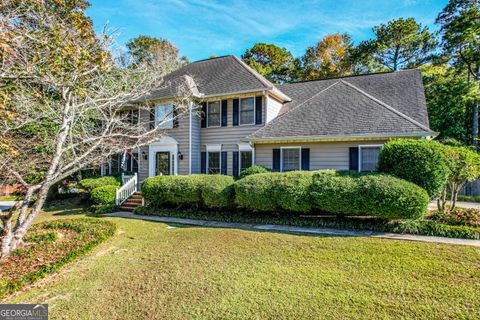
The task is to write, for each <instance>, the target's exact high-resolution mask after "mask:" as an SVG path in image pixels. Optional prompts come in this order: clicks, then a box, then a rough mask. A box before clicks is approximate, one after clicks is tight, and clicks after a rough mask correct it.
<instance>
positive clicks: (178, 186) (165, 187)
mask: <svg viewBox="0 0 480 320" xmlns="http://www.w3.org/2000/svg"><path fill="white" fill-rule="evenodd" d="M204 176H205V175H199V174H196V175H190V176H157V177H152V178H148V179H146V180H145V181H144V182H143V183H142V195H143V198H144V199H145V203H146V204H147V205H150V206H154V207H161V206H163V205H173V206H179V205H190V206H195V207H198V206H200V204H201V201H202V194H201V186H202V183H201V182H202V179H203V177H204Z"/></svg>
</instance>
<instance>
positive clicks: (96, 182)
mask: <svg viewBox="0 0 480 320" xmlns="http://www.w3.org/2000/svg"><path fill="white" fill-rule="evenodd" d="M121 185H122V183H121V181H120V180H119V178H117V177H113V176H104V177H98V178H88V179H82V180H80V181H79V182H78V186H79V187H80V188H81V189H83V190H85V191H87V192H89V193H90V192H92V190H93V189H95V188H98V187H102V186H116V187H117V188H120V186H121Z"/></svg>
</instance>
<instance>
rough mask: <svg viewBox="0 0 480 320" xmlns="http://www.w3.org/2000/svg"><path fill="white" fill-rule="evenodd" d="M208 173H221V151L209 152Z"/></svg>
mask: <svg viewBox="0 0 480 320" xmlns="http://www.w3.org/2000/svg"><path fill="white" fill-rule="evenodd" d="M208 173H209V174H219V173H220V152H209V153H208Z"/></svg>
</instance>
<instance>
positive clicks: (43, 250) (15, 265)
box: [0, 218, 116, 299]
mask: <svg viewBox="0 0 480 320" xmlns="http://www.w3.org/2000/svg"><path fill="white" fill-rule="evenodd" d="M58 230H65V231H69V232H74V233H75V234H74V235H73V236H72V237H71V238H68V237H67V238H65V239H64V240H63V241H58V242H56V241H54V242H50V241H49V239H48V238H47V239H45V237H43V236H37V235H40V234H42V233H44V232H47V234H48V233H49V232H55V233H56V232H58ZM115 230H116V226H115V224H114V223H112V222H110V221H105V220H98V219H91V218H83V219H61V220H53V221H48V222H43V223H40V224H37V225H34V226H33V227H32V228H31V229H30V230H29V231H28V233H27V236H26V238H25V240H26V241H28V240H31V241H32V242H31V245H29V246H26V247H24V248H21V249H18V250H16V251H15V252H14V253H12V256H11V257H10V258H7V259H5V260H4V261H0V264H1V265H0V299H1V298H4V297H5V296H6V295H8V294H10V293H13V292H15V291H18V290H20V289H21V288H22V287H23V286H25V285H27V284H31V283H34V282H35V281H37V280H39V279H42V278H44V277H45V276H46V275H48V274H50V273H53V272H55V271H57V270H58V269H60V267H62V266H63V265H65V264H66V263H68V262H70V261H73V260H74V259H76V258H77V257H79V256H81V255H83V254H85V253H87V252H89V251H90V250H92V249H93V248H94V247H95V246H97V245H98V244H100V243H102V242H103V241H105V240H106V239H108V238H109V237H111V236H113V234H114V233H115ZM39 237H43V239H40V238H39ZM38 240H41V241H38ZM12 261H14V262H12ZM39 261H40V262H41V263H39Z"/></svg>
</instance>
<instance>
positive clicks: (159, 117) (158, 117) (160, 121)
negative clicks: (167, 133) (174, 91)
mask: <svg viewBox="0 0 480 320" xmlns="http://www.w3.org/2000/svg"><path fill="white" fill-rule="evenodd" d="M173 117H174V116H173V105H172V104H159V105H157V106H155V125H156V126H157V125H158V126H159V128H161V129H172V128H173Z"/></svg>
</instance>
